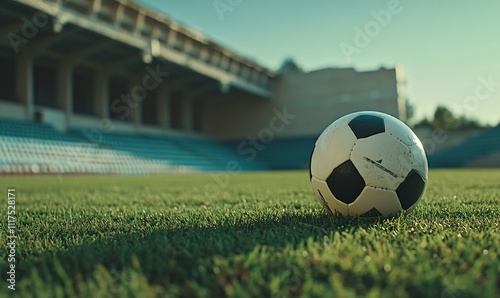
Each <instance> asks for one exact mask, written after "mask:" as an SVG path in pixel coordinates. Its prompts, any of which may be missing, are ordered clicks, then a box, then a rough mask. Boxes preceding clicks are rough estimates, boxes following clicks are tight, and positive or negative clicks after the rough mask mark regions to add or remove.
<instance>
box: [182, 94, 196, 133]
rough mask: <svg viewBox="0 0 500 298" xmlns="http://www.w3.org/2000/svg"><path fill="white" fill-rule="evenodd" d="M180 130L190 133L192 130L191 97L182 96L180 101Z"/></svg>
mask: <svg viewBox="0 0 500 298" xmlns="http://www.w3.org/2000/svg"><path fill="white" fill-rule="evenodd" d="M181 121H182V126H181V127H182V130H184V131H186V132H191V131H192V130H193V97H192V96H189V94H188V95H187V96H183V98H182V100H181Z"/></svg>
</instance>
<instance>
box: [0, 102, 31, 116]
mask: <svg viewBox="0 0 500 298" xmlns="http://www.w3.org/2000/svg"><path fill="white" fill-rule="evenodd" d="M0 117H5V118H10V119H18V120H24V119H26V109H25V108H24V106H23V105H22V104H20V103H14V102H8V101H3V100H0Z"/></svg>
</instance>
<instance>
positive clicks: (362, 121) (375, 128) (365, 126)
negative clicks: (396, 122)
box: [349, 115, 385, 139]
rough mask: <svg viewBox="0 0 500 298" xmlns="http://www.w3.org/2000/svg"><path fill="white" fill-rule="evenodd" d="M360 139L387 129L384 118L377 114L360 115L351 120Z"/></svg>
mask: <svg viewBox="0 0 500 298" xmlns="http://www.w3.org/2000/svg"><path fill="white" fill-rule="evenodd" d="M349 127H350V128H351V129H352V131H353V132H354V134H355V135H356V137H357V138H358V139H362V138H367V137H370V136H373V135H376V134H378V133H382V132H384V131H385V124H384V119H382V118H381V117H379V116H375V115H359V116H357V117H356V118H354V119H352V120H351V122H349Z"/></svg>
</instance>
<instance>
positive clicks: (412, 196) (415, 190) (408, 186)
mask: <svg viewBox="0 0 500 298" xmlns="http://www.w3.org/2000/svg"><path fill="white" fill-rule="evenodd" d="M424 187H425V181H424V179H423V178H422V176H420V174H419V173H418V172H417V171H415V170H411V171H410V173H409V174H408V176H406V178H405V180H404V181H403V182H401V184H400V185H399V186H398V189H397V190H396V193H397V194H398V198H399V202H400V203H401V207H402V208H403V210H407V209H408V208H410V207H411V206H413V204H415V203H416V202H417V200H418V198H420V196H421V195H422V192H423V191H424Z"/></svg>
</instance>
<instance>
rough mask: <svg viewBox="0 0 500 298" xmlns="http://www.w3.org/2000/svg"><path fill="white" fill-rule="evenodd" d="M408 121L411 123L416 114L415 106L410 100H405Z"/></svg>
mask: <svg viewBox="0 0 500 298" xmlns="http://www.w3.org/2000/svg"><path fill="white" fill-rule="evenodd" d="M405 112H406V123H410V122H411V120H413V117H414V116H415V106H414V105H413V104H412V103H411V102H410V101H409V100H406V101H405Z"/></svg>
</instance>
